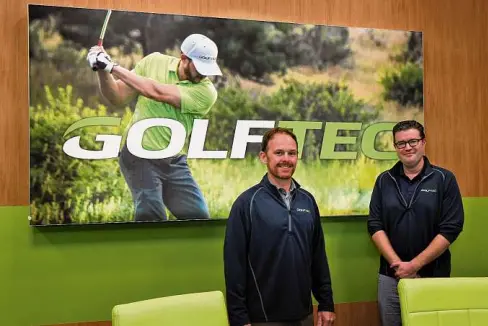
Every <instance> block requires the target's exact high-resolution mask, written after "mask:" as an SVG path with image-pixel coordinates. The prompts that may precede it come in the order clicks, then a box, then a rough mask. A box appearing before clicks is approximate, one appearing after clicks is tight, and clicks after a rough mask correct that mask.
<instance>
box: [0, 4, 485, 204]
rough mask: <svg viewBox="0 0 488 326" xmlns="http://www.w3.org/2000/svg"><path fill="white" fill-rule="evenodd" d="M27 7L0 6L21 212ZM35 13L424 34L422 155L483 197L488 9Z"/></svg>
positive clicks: (167, 8) (8, 127)
mask: <svg viewBox="0 0 488 326" xmlns="http://www.w3.org/2000/svg"><path fill="white" fill-rule="evenodd" d="M27 3H28V2H27V1H26V0H4V1H2V2H1V3H0V9H1V10H0V19H1V20H0V21H2V24H1V26H0V37H1V40H2V47H3V51H1V53H0V75H1V77H0V91H1V92H2V94H1V95H2V99H3V101H2V108H1V112H2V115H1V117H2V118H1V119H0V185H1V187H0V205H9V206H10V205H28V204H29V120H28V53H27ZM38 3H40V4H48V5H64V6H76V7H87V6H89V7H92V8H108V7H110V8H113V9H122V10H134V11H146V12H147V11H149V12H162V13H163V12H164V13H180V14H190V15H202V16H213V17H230V18H251V19H260V20H277V21H289V22H298V23H322V24H333V25H345V26H361V27H374V28H392V29H413V30H421V31H423V32H424V33H425V34H424V35H425V38H424V44H425V124H426V131H427V139H428V147H427V153H428V155H429V156H430V158H431V160H432V161H433V162H434V163H437V164H439V165H442V166H444V167H446V168H449V169H451V170H453V171H454V172H455V174H456V176H457V178H458V181H459V183H460V186H461V190H462V193H463V195H464V196H488V174H486V173H484V166H485V160H486V158H487V156H486V153H487V151H488V141H486V140H485V139H484V138H483V136H484V135H483V134H484V131H485V130H487V129H488V113H487V112H488V109H487V108H486V104H487V102H488V101H487V96H488V95H487V94H488V92H486V91H485V88H486V85H487V84H488V77H487V74H486V71H488V61H487V60H486V59H485V55H486V53H488V42H486V37H485V33H486V31H487V30H488V23H487V19H486V17H488V2H487V1H478V0H430V1H421V0H394V1H384V0H259V1H252V0H232V1H231V0H182V1H131V0H120V1H113V0H112V1H109V0H105V1H102V0H99V1H86V0H85V1H81V0H57V1H56V0H51V1H48V0H44V1H42V0H39V1H38Z"/></svg>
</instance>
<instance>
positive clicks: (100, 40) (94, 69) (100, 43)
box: [92, 38, 103, 71]
mask: <svg viewBox="0 0 488 326" xmlns="http://www.w3.org/2000/svg"><path fill="white" fill-rule="evenodd" d="M97 45H98V46H102V45H103V39H101V38H100V39H98V43H97ZM92 70H93V71H97V70H98V68H97V67H95V66H93V68H92Z"/></svg>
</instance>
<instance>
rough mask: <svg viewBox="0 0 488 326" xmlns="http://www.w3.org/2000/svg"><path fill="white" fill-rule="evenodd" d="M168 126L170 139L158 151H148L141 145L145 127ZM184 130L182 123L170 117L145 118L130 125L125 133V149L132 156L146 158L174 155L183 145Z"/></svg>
mask: <svg viewBox="0 0 488 326" xmlns="http://www.w3.org/2000/svg"><path fill="white" fill-rule="evenodd" d="M156 126H161V127H168V128H169V129H171V139H170V142H169V144H168V146H167V147H166V148H164V149H161V150H158V151H149V150H146V149H144V148H143V147H142V138H143V136H144V132H145V131H146V129H148V128H151V127H156ZM185 138H186V131H185V127H183V125H182V124H181V123H180V122H178V121H176V120H172V119H162V118H154V119H145V120H141V121H138V122H136V123H134V124H133V125H132V127H131V128H130V130H129V133H128V134H127V149H128V150H129V152H131V153H132V155H134V156H138V157H140V158H147V159H161V158H166V157H171V156H175V155H176V154H178V153H179V152H180V151H181V150H182V149H183V146H184V145H185Z"/></svg>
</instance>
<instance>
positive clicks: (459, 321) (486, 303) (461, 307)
mask: <svg viewBox="0 0 488 326" xmlns="http://www.w3.org/2000/svg"><path fill="white" fill-rule="evenodd" d="M398 294H399V296H400V307H401V313H402V321H403V326H432V325H435V326H465V325H466V326H486V325H488V277H472V278H471V277H467V278H462V277H458V278H454V277H453V278H417V279H402V280H400V282H399V283H398Z"/></svg>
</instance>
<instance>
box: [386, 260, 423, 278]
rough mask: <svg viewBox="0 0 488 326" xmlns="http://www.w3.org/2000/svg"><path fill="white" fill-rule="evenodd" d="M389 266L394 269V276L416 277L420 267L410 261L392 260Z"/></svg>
mask: <svg viewBox="0 0 488 326" xmlns="http://www.w3.org/2000/svg"><path fill="white" fill-rule="evenodd" d="M390 267H391V268H393V269H394V270H396V272H395V276H396V277H397V278H417V277H418V275H417V272H418V271H419V269H420V268H419V266H417V265H415V264H414V263H412V262H411V261H409V262H403V261H399V262H394V263H393V264H391V266H390Z"/></svg>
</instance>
